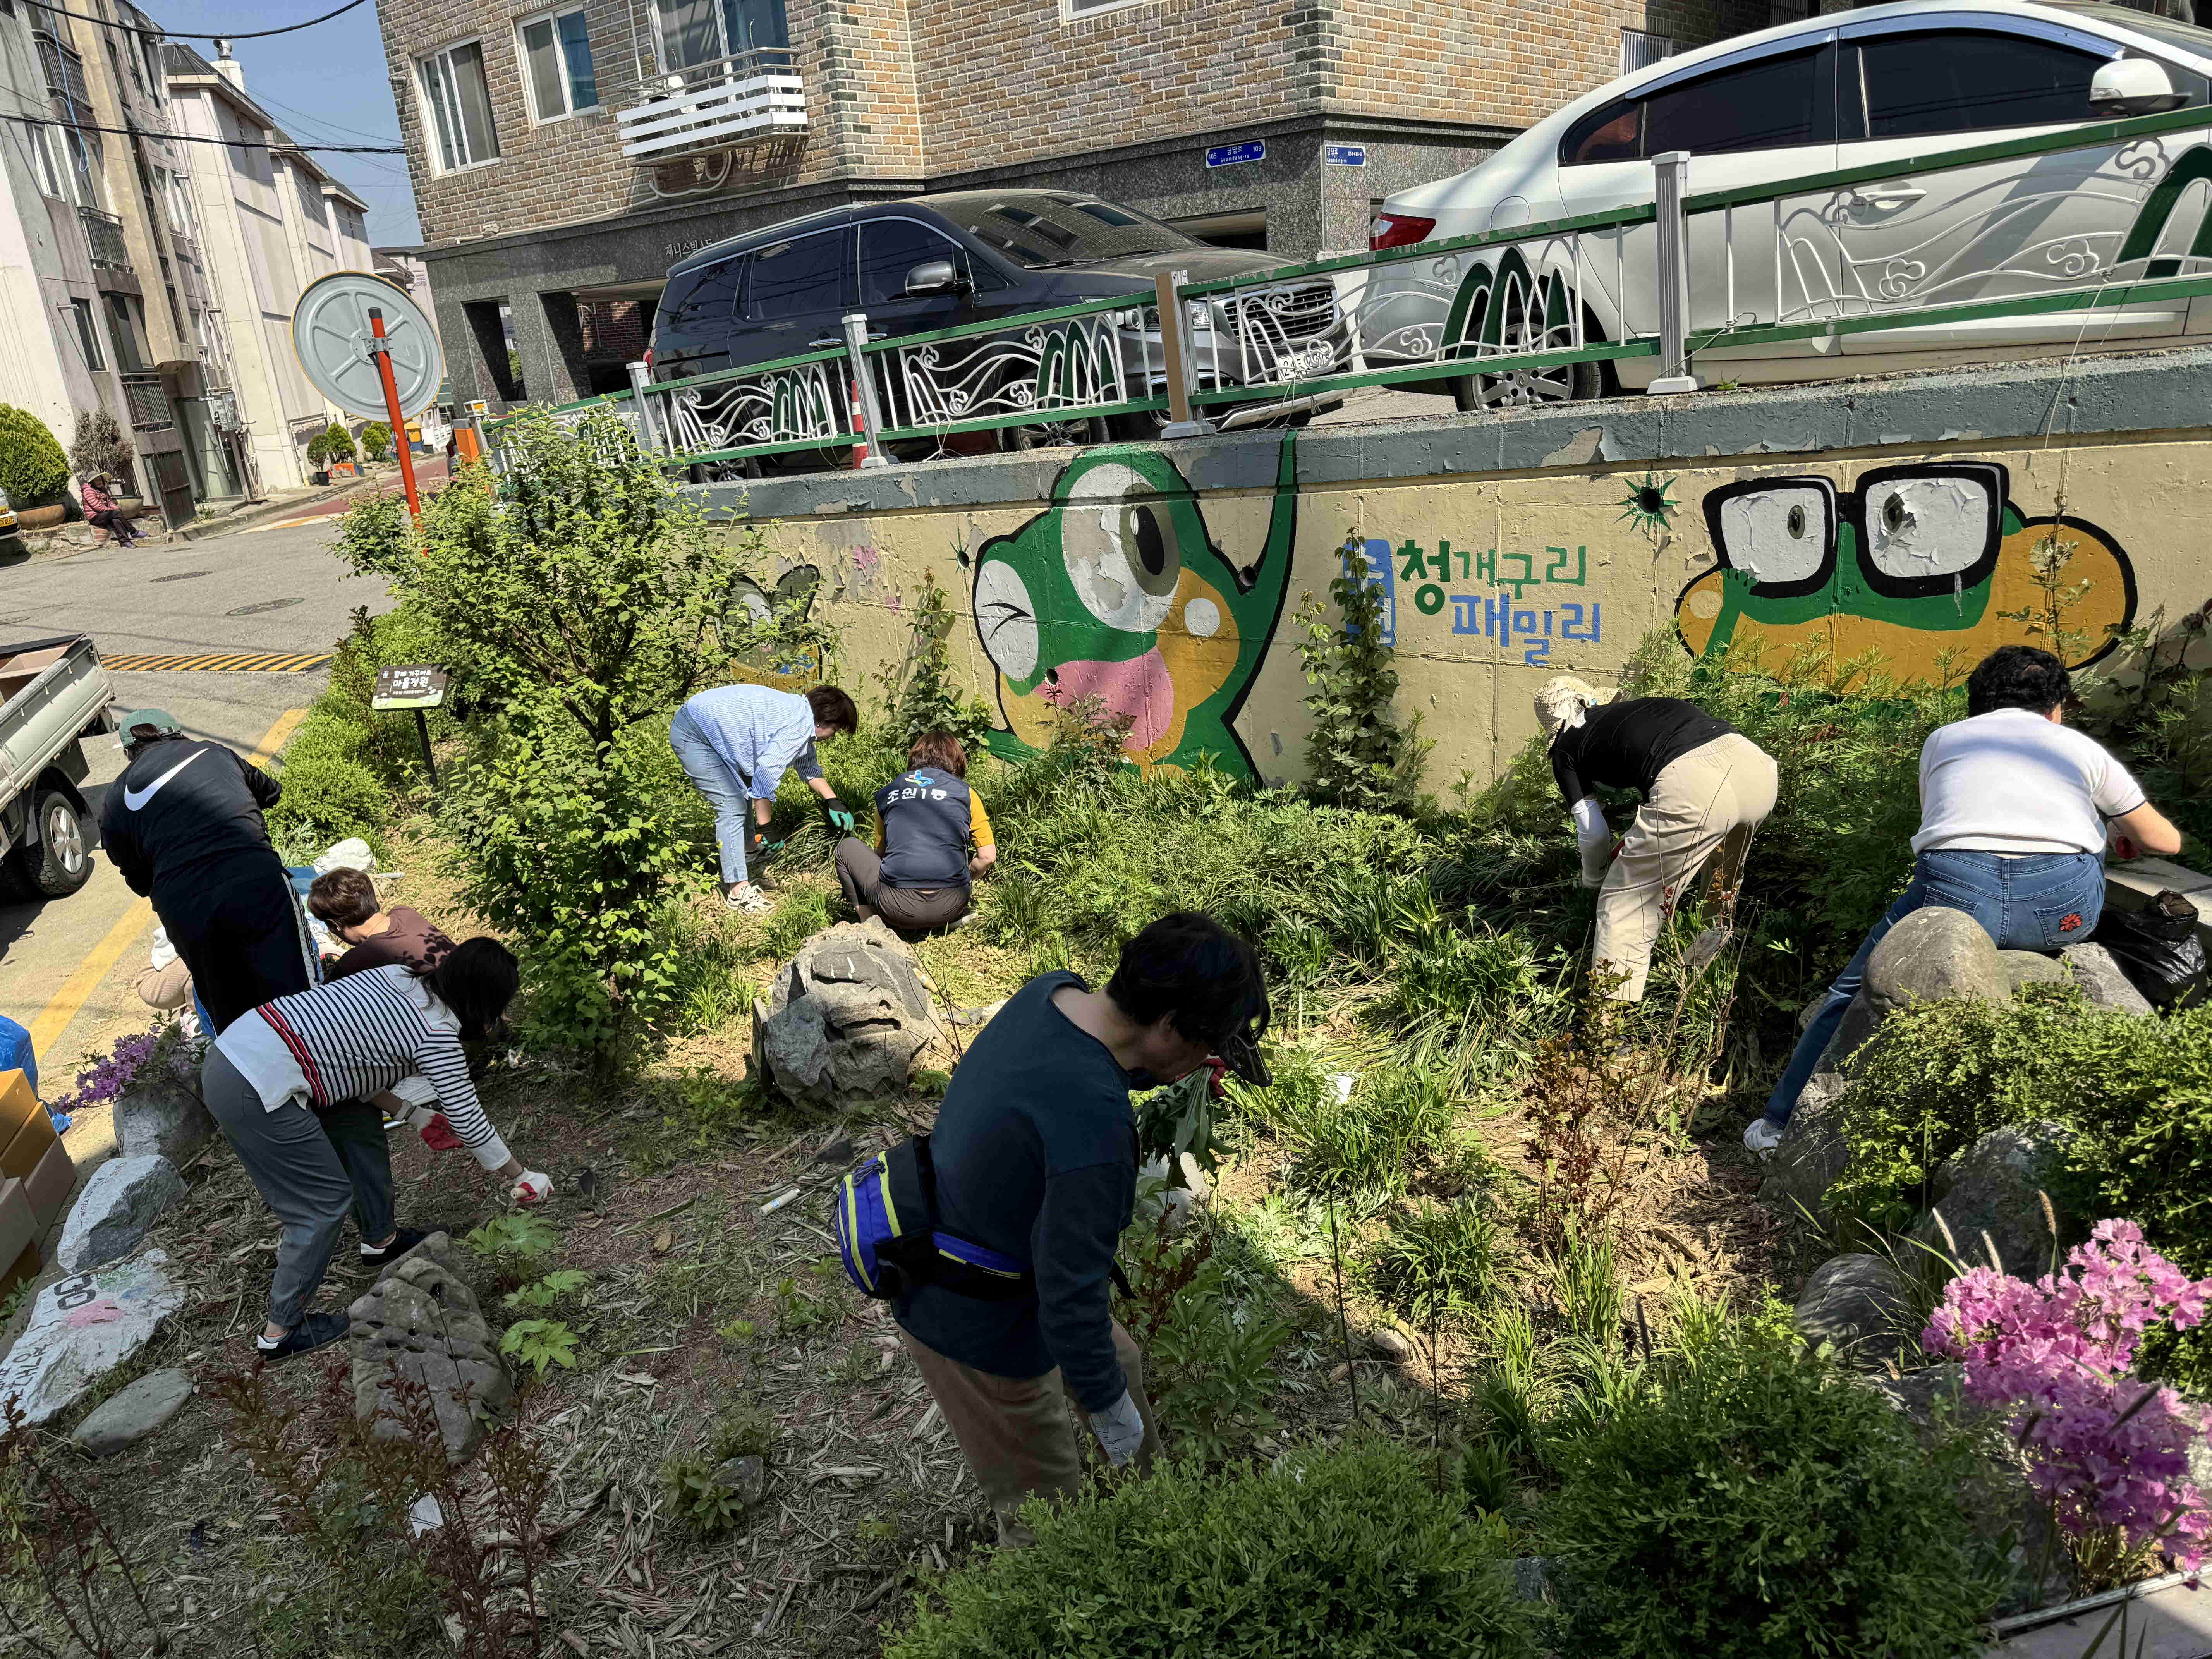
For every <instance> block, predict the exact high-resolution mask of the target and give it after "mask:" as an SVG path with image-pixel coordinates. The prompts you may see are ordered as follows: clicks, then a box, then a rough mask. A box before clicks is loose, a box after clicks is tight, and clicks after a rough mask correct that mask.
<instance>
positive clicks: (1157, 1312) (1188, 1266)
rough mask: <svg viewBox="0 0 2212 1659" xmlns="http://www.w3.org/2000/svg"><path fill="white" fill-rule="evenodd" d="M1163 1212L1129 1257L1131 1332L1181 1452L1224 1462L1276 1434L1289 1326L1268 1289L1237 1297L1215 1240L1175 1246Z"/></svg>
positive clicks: (1202, 1235)
mask: <svg viewBox="0 0 2212 1659" xmlns="http://www.w3.org/2000/svg"><path fill="white" fill-rule="evenodd" d="M1168 1225H1169V1218H1168V1215H1167V1213H1166V1212H1162V1213H1161V1215H1160V1216H1159V1217H1158V1218H1157V1219H1156V1220H1155V1221H1154V1223H1153V1229H1152V1236H1151V1237H1150V1238H1148V1239H1147V1240H1146V1242H1145V1243H1144V1244H1143V1245H1142V1246H1141V1247H1140V1248H1139V1249H1137V1250H1135V1251H1133V1252H1132V1253H1131V1255H1130V1258H1129V1261H1128V1278H1129V1285H1130V1288H1131V1289H1132V1290H1133V1291H1135V1292H1136V1297H1135V1299H1134V1300H1133V1301H1132V1300H1130V1299H1128V1298H1126V1297H1125V1298H1122V1299H1121V1320H1122V1323H1123V1325H1124V1326H1125V1327H1126V1328H1127V1330H1128V1332H1129V1334H1130V1335H1131V1336H1132V1337H1133V1339H1135V1340H1136V1343H1137V1346H1139V1347H1140V1348H1142V1349H1143V1350H1144V1351H1145V1355H1146V1366H1147V1376H1146V1382H1147V1387H1148V1390H1149V1392H1150V1394H1151V1395H1152V1408H1153V1410H1154V1412H1155V1413H1158V1416H1159V1419H1160V1420H1161V1422H1162V1423H1163V1424H1164V1425H1170V1426H1171V1428H1172V1431H1173V1435H1174V1438H1175V1443H1176V1449H1177V1451H1178V1452H1179V1453H1180V1454H1182V1455H1189V1456H1195V1457H1201V1458H1207V1459H1216V1458H1220V1457H1224V1456H1226V1455H1229V1454H1230V1453H1231V1450H1232V1449H1234V1448H1235V1447H1236V1446H1237V1445H1238V1444H1240V1443H1244V1442H1247V1441H1249V1439H1250V1438H1251V1437H1254V1436H1255V1435H1259V1434H1263V1433H1265V1432H1267V1431H1268V1430H1270V1429H1272V1428H1273V1427H1274V1425H1275V1419H1274V1416H1273V1413H1271V1412H1270V1411H1269V1410H1268V1409H1267V1398H1268V1396H1269V1395H1272V1394H1273V1392H1274V1388H1275V1374H1274V1363H1275V1356H1276V1354H1277V1353H1278V1352H1279V1351H1280V1349H1281V1347H1282V1346H1283V1344H1284V1343H1285V1341H1286V1340H1289V1338H1290V1334H1291V1325H1290V1323H1289V1322H1288V1321H1286V1320H1285V1319H1283V1318H1281V1317H1280V1316H1278V1315H1277V1314H1276V1313H1275V1312H1274V1310H1273V1306H1272V1304H1271V1300H1270V1298H1269V1297H1268V1294H1267V1291H1265V1290H1261V1291H1258V1292H1256V1293H1255V1294H1254V1295H1252V1296H1250V1297H1244V1298H1242V1299H1239V1298H1238V1297H1235V1296H1234V1295H1232V1294H1231V1288H1230V1277H1229V1273H1228V1269H1227V1267H1226V1265H1225V1263H1224V1262H1222V1261H1219V1260H1218V1259H1217V1258H1216V1257H1215V1255H1214V1241H1213V1237H1212V1233H1211V1231H1198V1232H1196V1233H1193V1234H1185V1235H1184V1236H1182V1237H1170V1236H1169V1233H1168Z"/></svg>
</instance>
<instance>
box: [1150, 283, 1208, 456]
mask: <svg viewBox="0 0 2212 1659" xmlns="http://www.w3.org/2000/svg"><path fill="white" fill-rule="evenodd" d="M1189 280H1190V273H1189V272H1188V271H1187V270H1164V271H1162V272H1161V273H1160V274H1159V275H1158V276H1156V277H1154V278H1153V279H1152V286H1153V291H1154V293H1155V294H1157V295H1158V304H1159V311H1160V353H1161V356H1164V358H1165V359H1166V360H1167V361H1166V363H1165V365H1164V367H1165V368H1166V371H1167V381H1168V420H1167V424H1166V425H1165V426H1163V427H1162V428H1160V436H1162V437H1163V438H1203V437H1204V436H1206V434H1207V433H1209V432H1211V431H1212V430H1213V428H1212V427H1210V426H1208V425H1207V424H1206V422H1204V421H1202V420H1200V418H1199V417H1198V416H1196V415H1194V414H1193V413H1192V412H1191V407H1190V392H1191V370H1192V363H1191V356H1190V319H1189V318H1188V316H1187V315H1185V314H1184V312H1183V308H1182V307H1183V299H1182V285H1183V284H1184V283H1187V282H1188V281H1189Z"/></svg>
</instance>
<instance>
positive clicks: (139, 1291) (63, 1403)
mask: <svg viewBox="0 0 2212 1659" xmlns="http://www.w3.org/2000/svg"><path fill="white" fill-rule="evenodd" d="M168 1260H169V1258H168V1257H167V1255H163V1254H162V1253H161V1251H159V1250H148V1251H146V1252H144V1253H143V1255H137V1256H134V1257H132V1258H131V1260H130V1261H119V1262H110V1263H108V1264H106V1266H103V1267H94V1268H92V1269H90V1270H88V1271H87V1272H84V1273H71V1274H70V1276H69V1277H68V1278H66V1279H56V1280H55V1281H54V1282H53V1283H52V1284H51V1285H47V1286H46V1289H44V1290H43V1291H40V1292H39V1296H38V1300H37V1301H36V1302H35V1303H33V1304H32V1308H31V1318H30V1322H29V1323H28V1324H27V1325H26V1326H25V1327H24V1328H23V1334H22V1335H21V1336H20V1337H18V1338H17V1339H16V1340H15V1346H14V1347H13V1348H12V1349H10V1350H9V1353H8V1358H6V1360H4V1361H0V1400H7V1399H10V1398H12V1399H14V1401H15V1405H16V1409H18V1410H19V1411H21V1413H23V1419H24V1420H25V1421H26V1422H27V1423H29V1424H32V1425H38V1424H40V1423H44V1422H46V1421H47V1420H48V1419H51V1418H52V1417H54V1416H56V1415H57V1414H58V1413H62V1412H64V1411H67V1410H68V1409H69V1408H70V1406H71V1405H73V1404H74V1403H75V1402H76V1401H78V1400H79V1399H81V1398H82V1397H83V1395H84V1394H85V1391H86V1390H87V1389H90V1388H91V1387H92V1386H93V1384H94V1383H97V1382H99V1381H100V1378H101V1377H103V1376H106V1375H107V1374H108V1372H110V1371H112V1370H114V1369H115V1368H116V1367H117V1366H118V1365H120V1364H125V1362H126V1361H128V1360H130V1359H131V1358H133V1357H134V1356H136V1355H137V1352H138V1351H139V1350H140V1349H141V1348H143V1347H144V1346H146V1345H147V1344H148V1343H149V1342H150V1341H152V1340H154V1334H155V1332H157V1331H159V1330H160V1329H161V1327H162V1326H163V1325H164V1324H165V1323H167V1321H168V1318H169V1316H170V1315H172V1314H173V1313H175V1312H176V1311H177V1310H178V1309H179V1308H181V1307H182V1306H184V1303H185V1293H184V1291H182V1290H181V1289H180V1288H179V1286H178V1285H176V1284H175V1283H174V1282H173V1281H172V1280H171V1279H170V1278H169V1275H168V1273H167V1265H168Z"/></svg>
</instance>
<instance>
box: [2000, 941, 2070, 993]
mask: <svg viewBox="0 0 2212 1659" xmlns="http://www.w3.org/2000/svg"><path fill="white" fill-rule="evenodd" d="M1997 959H1998V960H1999V961H2000V962H2002V963H2004V971H2005V985H2006V987H2007V988H2008V989H2009V990H2014V991H2017V990H2019V989H2020V987H2021V986H2023V985H2067V984H2070V983H2072V981H2073V977H2074V976H2073V975H2071V974H2069V973H2068V972H2067V971H2066V964H2065V963H2063V962H2061V961H2059V960H2058V958H2057V957H2046V956H2045V955H2044V954H2043V952H2041V951H1998V952H1997Z"/></svg>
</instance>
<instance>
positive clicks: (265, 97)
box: [253, 91, 386, 138]
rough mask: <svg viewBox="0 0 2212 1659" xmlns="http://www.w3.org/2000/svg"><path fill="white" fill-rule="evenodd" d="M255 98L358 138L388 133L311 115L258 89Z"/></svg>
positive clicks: (380, 136) (305, 119)
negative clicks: (364, 129)
mask: <svg viewBox="0 0 2212 1659" xmlns="http://www.w3.org/2000/svg"><path fill="white" fill-rule="evenodd" d="M253 98H254V101H255V102H257V103H262V104H266V105H268V106H270V108H272V109H281V110H283V112H285V113H286V114H287V115H293V116H297V117H298V118H300V119H301V120H302V121H313V123H314V124H315V125H317V126H320V127H327V128H329V129H330V130H331V131H333V132H343V133H346V134H349V135H350V136H351V137H356V138H382V137H386V135H385V134H383V133H381V132H363V131H362V130H361V129H360V128H359V127H349V126H348V125H345V123H344V122H343V121H333V120H331V119H329V118H326V117H324V116H320V115H311V114H309V113H308V112H307V111H306V110H303V109H295V108H294V107H293V106H291V105H289V104H287V103H285V102H283V100H279V99H276V98H271V97H270V95H269V94H267V93H265V92H259V91H257V92H255V93H254V94H253Z"/></svg>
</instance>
